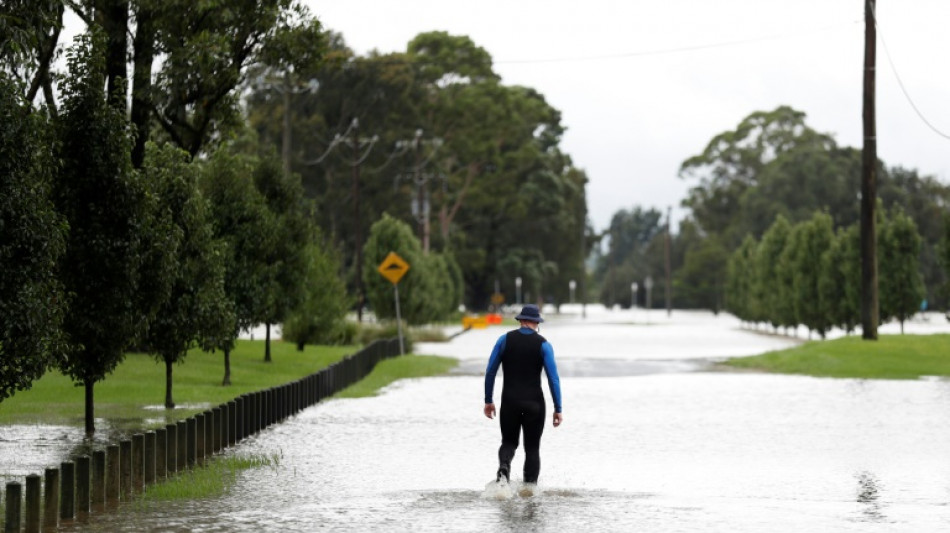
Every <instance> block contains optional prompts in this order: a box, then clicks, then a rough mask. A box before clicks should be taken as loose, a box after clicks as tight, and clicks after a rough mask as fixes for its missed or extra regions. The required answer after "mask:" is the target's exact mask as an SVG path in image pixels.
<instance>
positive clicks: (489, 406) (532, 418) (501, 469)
mask: <svg viewBox="0 0 950 533" xmlns="http://www.w3.org/2000/svg"><path fill="white" fill-rule="evenodd" d="M515 320H517V321H518V322H519V323H520V324H521V327H520V328H518V329H515V330H512V331H509V332H508V333H506V334H504V335H502V336H501V337H500V338H499V339H498V341H497V342H496V343H495V348H494V349H493V350H492V353H491V358H489V360H488V369H487V370H486V371H485V416H487V417H488V418H494V416H495V403H494V401H493V400H492V391H493V390H494V388H495V374H497V373H498V367H499V366H501V368H502V370H503V372H504V375H505V379H504V384H503V386H502V391H501V413H500V415H499V418H500V421H501V447H500V448H499V449H498V463H499V466H498V474H497V477H496V480H497V481H504V482H506V483H507V482H508V481H509V480H510V477H511V476H510V474H511V459H512V458H513V457H514V456H515V450H516V449H517V448H518V437H519V435H520V434H521V433H522V432H524V452H525V460H524V482H525V483H537V482H538V473H539V472H540V471H541V456H540V448H541V433H542V432H543V431H544V417H545V408H544V393H543V392H542V391H541V369H542V368H543V369H544V372H545V374H547V377H548V389H549V390H550V391H551V398H552V400H553V401H554V419H553V423H554V427H558V426H560V425H561V380H560V378H559V377H558V375H557V365H556V364H555V362H554V348H552V347H551V343H549V342H548V341H547V340H546V339H545V338H544V337H542V336H541V334H539V333H538V324H540V323H541V322H544V319H543V318H541V311H540V310H539V309H538V306H536V305H531V304H528V305H526V306H524V307H523V308H522V309H521V313H520V314H519V315H518V316H516V317H515Z"/></svg>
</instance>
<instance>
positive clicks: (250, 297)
mask: <svg viewBox="0 0 950 533" xmlns="http://www.w3.org/2000/svg"><path fill="white" fill-rule="evenodd" d="M255 164H256V160H255V158H254V157H251V156H247V155H245V154H243V153H241V152H240V151H238V150H237V148H236V147H235V146H234V145H224V146H222V147H221V148H219V149H218V150H216V151H215V153H214V154H212V156H211V158H210V159H209V160H208V162H207V164H206V165H205V168H204V169H203V170H204V172H203V174H202V176H201V180H200V184H201V191H202V193H203V194H204V196H205V197H206V198H207V199H208V202H209V204H210V205H211V221H212V227H213V228H214V239H215V240H220V241H222V242H224V243H225V245H226V251H225V260H224V264H225V274H224V291H225V294H226V297H227V299H228V300H230V307H231V308H232V309H233V311H234V321H233V322H232V324H231V327H230V329H229V331H228V335H227V336H225V337H222V338H220V339H217V343H216V348H218V349H220V350H221V351H222V352H224V379H223V381H222V384H223V385H230V384H231V351H232V350H233V349H234V343H235V340H237V338H238V335H239V334H240V332H241V331H244V330H247V329H249V328H251V327H252V326H254V325H256V324H262V323H264V322H265V321H266V320H267V310H268V304H269V302H268V298H269V294H270V293H269V291H270V290H271V284H270V280H272V279H273V277H272V274H271V270H272V268H271V264H270V263H269V262H268V258H269V257H271V255H272V252H271V249H272V248H273V246H274V245H273V242H274V240H275V239H276V237H275V236H276V234H277V232H278V229H277V227H276V223H275V221H274V218H273V216H272V215H271V213H270V211H269V210H268V208H267V205H266V202H265V199H264V197H263V196H262V195H261V193H260V192H258V190H257V189H256V188H255V186H254V181H253V177H252V173H253V169H254V166H255Z"/></svg>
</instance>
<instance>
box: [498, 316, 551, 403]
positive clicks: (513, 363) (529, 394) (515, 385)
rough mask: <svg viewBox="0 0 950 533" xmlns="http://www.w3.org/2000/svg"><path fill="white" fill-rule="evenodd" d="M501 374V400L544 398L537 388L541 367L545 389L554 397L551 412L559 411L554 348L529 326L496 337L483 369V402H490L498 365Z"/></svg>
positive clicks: (539, 385)
mask: <svg viewBox="0 0 950 533" xmlns="http://www.w3.org/2000/svg"><path fill="white" fill-rule="evenodd" d="M499 366H500V367H502V369H503V371H504V373H505V381H504V385H503V386H502V391H501V401H502V402H505V401H506V400H514V401H520V400H531V399H536V398H537V399H540V400H541V401H542V402H543V401H544V393H543V392H542V391H541V369H542V368H543V369H544V373H545V374H546V375H547V377H548V389H549V390H550V391H551V397H552V398H553V400H554V412H556V413H560V412H561V379H560V378H559V377H558V375H557V364H555V362H554V348H553V347H552V346H551V343H549V342H548V341H547V340H546V339H545V338H544V337H542V336H541V335H540V334H539V333H538V332H536V331H534V330H533V329H531V328H525V327H522V328H518V329H516V330H512V331H509V332H508V333H506V334H504V335H502V336H501V337H499V338H498V341H497V342H496V343H495V347H494V349H492V353H491V357H490V358H489V360H488V368H487V369H486V370H485V403H493V400H492V396H493V394H492V393H493V391H494V388H495V375H496V374H497V373H498V367H499Z"/></svg>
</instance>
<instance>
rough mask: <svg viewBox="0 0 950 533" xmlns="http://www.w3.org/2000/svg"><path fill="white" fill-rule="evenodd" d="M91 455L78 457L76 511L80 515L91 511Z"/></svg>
mask: <svg viewBox="0 0 950 533" xmlns="http://www.w3.org/2000/svg"><path fill="white" fill-rule="evenodd" d="M89 477H90V476H89V456H88V455H81V456H79V457H77V458H76V511H78V512H79V516H82V514H83V513H88V512H89V481H90V479H89Z"/></svg>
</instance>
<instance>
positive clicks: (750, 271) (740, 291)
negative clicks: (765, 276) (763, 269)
mask: <svg viewBox="0 0 950 533" xmlns="http://www.w3.org/2000/svg"><path fill="white" fill-rule="evenodd" d="M757 246H758V244H757V243H756V242H755V239H754V238H753V237H752V236H751V235H747V236H746V238H745V239H743V241H742V246H740V247H739V249H738V250H736V251H735V252H733V253H732V255H731V256H730V257H729V262H728V264H727V265H726V276H727V278H726V310H727V311H729V312H731V313H732V314H734V315H736V317H738V318H739V319H740V320H744V321H746V322H759V321H760V317H759V316H757V314H756V309H757V305H756V304H757V302H755V295H754V294H753V292H752V287H753V285H754V284H755V280H756V272H755V257H756V247H757Z"/></svg>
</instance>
